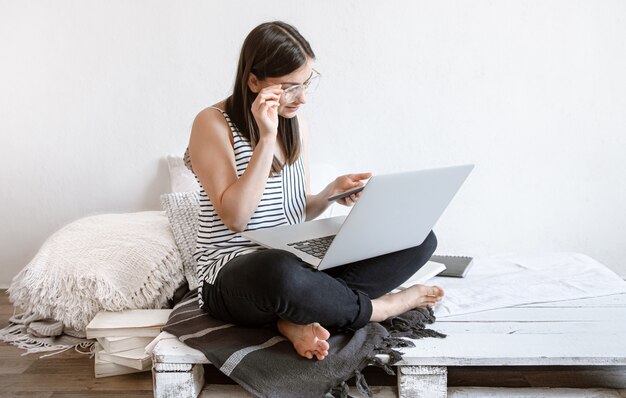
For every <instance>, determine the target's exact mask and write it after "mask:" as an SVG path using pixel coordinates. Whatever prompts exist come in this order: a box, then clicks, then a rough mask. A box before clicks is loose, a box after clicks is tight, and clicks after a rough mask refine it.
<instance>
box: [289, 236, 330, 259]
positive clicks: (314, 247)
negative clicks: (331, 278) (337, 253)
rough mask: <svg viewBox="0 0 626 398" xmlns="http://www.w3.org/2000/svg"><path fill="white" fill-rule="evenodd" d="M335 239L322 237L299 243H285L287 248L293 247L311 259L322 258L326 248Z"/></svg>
mask: <svg viewBox="0 0 626 398" xmlns="http://www.w3.org/2000/svg"><path fill="white" fill-rule="evenodd" d="M333 239H335V235H330V236H323V237H321V238H315V239H307V240H302V241H300V242H293V243H287V246H293V248H294V249H298V250H300V251H301V252H305V253H307V254H310V255H311V256H313V257H317V258H320V259H321V258H324V255H325V254H326V251H327V250H328V247H329V246H330V244H331V243H332V241H333Z"/></svg>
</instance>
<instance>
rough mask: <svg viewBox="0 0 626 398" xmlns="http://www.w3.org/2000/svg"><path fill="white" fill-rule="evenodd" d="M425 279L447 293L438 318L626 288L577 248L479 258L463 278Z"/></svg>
mask: <svg viewBox="0 0 626 398" xmlns="http://www.w3.org/2000/svg"><path fill="white" fill-rule="evenodd" d="M426 284H428V285H438V286H441V287H443V288H444V290H445V292H446V296H445V297H444V299H443V300H442V301H441V302H439V303H437V305H435V307H434V311H435V315H436V316H437V318H444V317H448V316H453V315H459V314H467V313H471V312H478V311H485V310H491V309H496V308H504V307H513V306H516V305H522V304H532V303H544V302H549V301H560V300H574V299H580V298H588V297H599V296H607V295H611V294H618V293H626V281H624V280H623V279H622V278H620V277H619V276H618V275H617V274H616V273H615V272H613V271H611V270H610V269H608V268H607V267H606V266H604V265H602V264H600V263H599V262H598V261H596V260H594V259H592V258H591V257H589V256H586V255H584V254H579V253H550V254H545V255H534V256H518V255H498V256H490V257H477V258H474V264H473V266H472V268H471V269H470V270H469V272H468V274H467V276H466V277H465V278H444V277H436V278H432V279H431V280H430V281H428V282H426Z"/></svg>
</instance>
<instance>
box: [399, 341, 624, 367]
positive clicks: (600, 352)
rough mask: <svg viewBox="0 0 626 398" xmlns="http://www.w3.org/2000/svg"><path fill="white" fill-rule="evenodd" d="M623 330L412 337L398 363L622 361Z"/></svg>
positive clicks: (576, 363) (499, 364) (610, 362)
mask: <svg viewBox="0 0 626 398" xmlns="http://www.w3.org/2000/svg"><path fill="white" fill-rule="evenodd" d="M623 337H624V336H623V334H614V333H601V334H600V333H598V334H595V335H583V334H570V335H560V334H553V335H551V334H547V335H532V334H456V335H455V334H452V335H449V336H448V337H447V338H445V339H421V340H414V342H415V345H416V346H415V347H413V348H405V349H403V350H402V351H403V352H404V355H403V358H404V359H403V360H402V361H401V362H399V363H398V365H433V366H444V365H455V366H481V365H484V366H501V365H512V366H515V365H626V344H625V343H624V339H623Z"/></svg>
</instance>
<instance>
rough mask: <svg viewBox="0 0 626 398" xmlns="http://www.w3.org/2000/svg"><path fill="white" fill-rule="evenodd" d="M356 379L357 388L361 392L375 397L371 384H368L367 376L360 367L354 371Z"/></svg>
mask: <svg viewBox="0 0 626 398" xmlns="http://www.w3.org/2000/svg"><path fill="white" fill-rule="evenodd" d="M354 379H355V384H356V389H357V390H358V391H359V393H360V394H361V395H363V396H366V397H370V398H371V397H373V396H374V393H373V392H372V390H371V389H370V386H369V385H367V381H365V376H363V373H361V372H360V371H359V370H358V369H357V370H355V371H354Z"/></svg>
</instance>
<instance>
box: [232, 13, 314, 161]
mask: <svg viewBox="0 0 626 398" xmlns="http://www.w3.org/2000/svg"><path fill="white" fill-rule="evenodd" d="M308 58H311V59H315V54H314V53H313V50H312V49H311V46H310V45H309V42H308V41H306V39H305V38H304V37H302V35H301V34H300V33H299V32H298V31H297V30H296V28H294V27H293V26H291V25H289V24H287V23H284V22H280V21H275V22H266V23H264V24H261V25H259V26H257V27H256V28H254V29H253V30H252V31H251V32H250V33H249V34H248V37H246V40H245V41H244V43H243V47H242V48H241V55H240V56H239V66H238V67H237V76H236V78H235V87H234V89H233V94H232V95H231V96H230V97H228V99H227V101H226V112H227V113H228V115H229V116H230V118H231V120H232V121H233V122H234V123H235V125H236V126H237V127H238V128H239V131H240V133H241V135H243V136H244V137H246V138H247V139H248V140H249V141H250V144H251V145H252V147H253V148H254V147H255V146H256V144H257V142H258V141H259V127H258V125H257V123H256V120H254V116H253V115H252V109H251V108H252V103H253V102H254V100H255V99H256V97H257V94H256V93H253V92H252V91H251V90H250V88H249V87H248V77H249V76H250V73H254V75H255V76H256V77H257V78H258V79H259V80H263V79H265V78H267V77H280V76H284V75H288V74H289V73H291V72H293V71H295V70H296V69H298V68H300V67H301V66H302V65H304V64H305V63H306V61H307V59H308ZM278 135H279V136H280V138H281V140H282V143H283V146H284V147H283V149H284V151H285V155H286V161H287V163H288V164H293V163H294V162H295V161H296V160H297V159H298V157H299V156H300V130H299V127H298V118H297V116H296V117H293V118H291V119H288V118H284V117H282V116H280V115H279V116H278ZM282 168H283V165H282V164H280V162H279V161H278V159H276V157H274V161H273V163H272V173H280V171H281V170H282Z"/></svg>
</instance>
